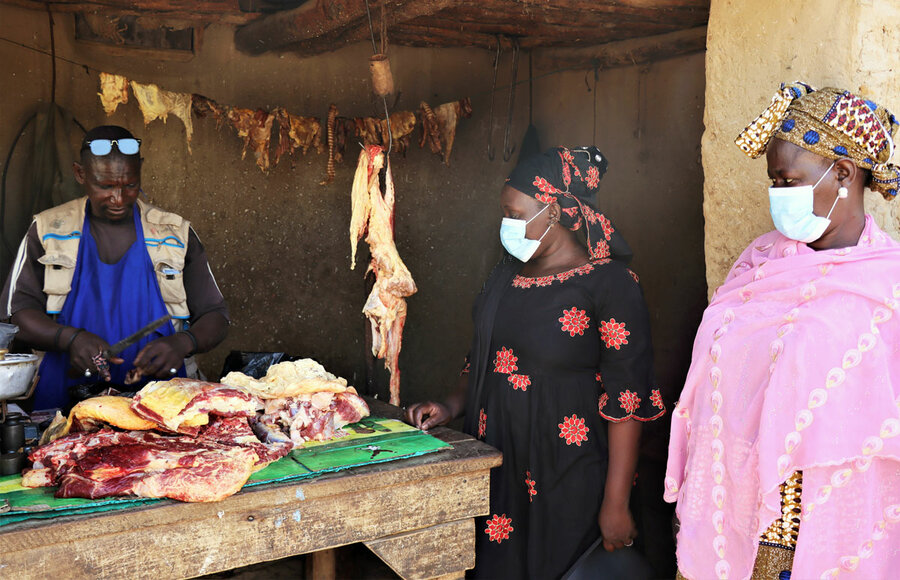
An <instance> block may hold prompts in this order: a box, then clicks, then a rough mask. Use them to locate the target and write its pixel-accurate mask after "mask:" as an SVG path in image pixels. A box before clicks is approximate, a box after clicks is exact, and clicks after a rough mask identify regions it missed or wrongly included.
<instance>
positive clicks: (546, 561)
mask: <svg viewBox="0 0 900 580" xmlns="http://www.w3.org/2000/svg"><path fill="white" fill-rule="evenodd" d="M490 356H491V357H492V358H489V359H488V360H489V361H490V362H489V363H488V365H487V369H486V376H485V377H484V383H483V387H482V389H481V392H480V400H479V401H475V407H474V408H475V409H477V413H478V421H477V433H475V435H476V436H477V437H478V438H480V439H482V440H484V441H485V442H487V443H488V444H490V445H493V446H494V447H496V448H498V449H499V450H500V451H502V452H503V464H502V465H501V466H500V467H497V468H495V469H494V470H493V471H492V472H491V508H490V509H491V513H490V515H489V516H488V517H486V518H479V519H477V520H476V542H477V544H476V545H477V550H476V554H477V559H476V566H475V570H474V571H473V572H472V576H474V577H478V578H556V577H559V576H561V575H562V574H563V573H564V572H565V571H566V570H567V569H568V568H569V567H570V566H571V565H572V564H573V563H574V562H575V560H576V559H577V558H578V556H580V555H581V554H582V553H583V552H584V551H585V550H586V549H587V548H588V547H589V546H590V545H591V544H592V543H593V542H594V541H595V540H596V539H597V538H598V537H599V535H600V529H599V526H598V523H597V516H598V514H599V511H600V502H601V500H602V497H603V489H604V482H605V480H606V469H607V463H608V449H607V438H606V422H607V421H623V420H627V419H629V418H634V419H637V420H641V421H649V420H652V419H655V418H657V417H659V416H661V415H662V414H663V413H664V412H665V408H664V405H663V402H662V399H661V398H660V395H659V391H658V390H656V389H655V388H654V385H653V369H652V367H653V360H652V352H651V347H650V329H649V319H648V314H647V308H646V305H645V304H644V299H643V294H642V292H641V288H640V285H639V284H638V281H637V276H636V275H635V274H634V273H633V272H632V271H631V270H629V269H628V268H627V267H626V266H625V265H623V264H622V263H620V262H615V261H610V260H607V259H604V260H596V261H593V262H589V263H588V264H586V265H584V266H581V267H579V268H576V269H574V270H570V271H567V272H563V273H560V274H556V275H554V276H545V277H540V278H527V277H523V276H515V277H514V278H513V279H512V282H511V283H509V284H508V285H507V287H506V288H505V289H503V294H502V299H501V300H500V303H499V306H498V307H497V310H496V315H495V319H494V325H493V329H492V332H491V339H490Z"/></svg>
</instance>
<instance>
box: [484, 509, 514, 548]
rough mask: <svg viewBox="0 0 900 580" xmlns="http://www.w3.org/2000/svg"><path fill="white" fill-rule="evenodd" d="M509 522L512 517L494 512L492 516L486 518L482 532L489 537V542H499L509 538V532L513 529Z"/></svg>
mask: <svg viewBox="0 0 900 580" xmlns="http://www.w3.org/2000/svg"><path fill="white" fill-rule="evenodd" d="M511 523H512V518H508V517H506V514H503V515H499V516H498V515H497V514H494V518H493V519H491V520H488V522H487V528H485V529H484V533H485V534H488V535H489V536H490V537H491V540H490V541H491V542H497V543H498V544H499V543H500V542H502V541H503V540H508V539H509V533H510V532H512V531H513V527H512V526H511V525H510V524H511Z"/></svg>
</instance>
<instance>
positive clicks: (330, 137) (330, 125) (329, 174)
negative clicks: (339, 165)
mask: <svg viewBox="0 0 900 580" xmlns="http://www.w3.org/2000/svg"><path fill="white" fill-rule="evenodd" d="M337 114H338V108H337V105H334V104H332V105H329V107H328V120H327V121H326V122H325V131H326V135H325V137H326V139H327V141H328V165H327V166H326V170H325V179H324V180H322V182H320V183H319V185H328V184H329V183H331V182H332V181H334V120H335V119H336V118H337Z"/></svg>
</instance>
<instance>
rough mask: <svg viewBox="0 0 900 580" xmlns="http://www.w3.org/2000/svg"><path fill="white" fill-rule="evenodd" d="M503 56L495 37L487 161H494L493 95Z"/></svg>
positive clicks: (499, 43) (500, 45)
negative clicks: (495, 51)
mask: <svg viewBox="0 0 900 580" xmlns="http://www.w3.org/2000/svg"><path fill="white" fill-rule="evenodd" d="M502 54H503V44H502V43H501V42H500V37H499V36H498V37H497V54H496V56H494V82H493V83H491V112H490V114H489V116H488V146H487V155H488V161H493V160H494V157H495V155H494V93H495V92H496V91H497V71H498V70H499V69H500V56H501V55H502Z"/></svg>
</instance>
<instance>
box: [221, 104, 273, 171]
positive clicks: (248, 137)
mask: <svg viewBox="0 0 900 580" xmlns="http://www.w3.org/2000/svg"><path fill="white" fill-rule="evenodd" d="M274 120H275V116H274V115H272V114H270V113H269V112H268V111H264V110H263V109H257V110H256V111H253V110H251V109H240V108H238V107H233V108H231V109H229V110H228V121H229V122H231V125H232V126H233V127H234V128H235V130H236V131H237V134H238V137H242V138H243V139H244V149H243V151H241V159H243V158H244V157H245V156H246V155H247V149H248V148H250V149H251V150H252V151H253V155H254V157H255V158H256V165H257V167H259V168H260V169H262V171H263V172H264V173H268V172H269V142H270V140H271V139H272V123H273V122H274Z"/></svg>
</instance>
